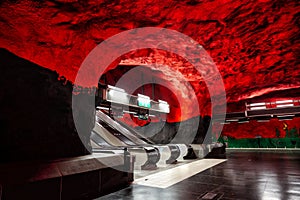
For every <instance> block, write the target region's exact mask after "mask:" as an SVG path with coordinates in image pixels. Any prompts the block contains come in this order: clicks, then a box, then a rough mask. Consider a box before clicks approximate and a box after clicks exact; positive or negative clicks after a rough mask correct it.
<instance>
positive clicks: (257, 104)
mask: <svg viewBox="0 0 300 200" xmlns="http://www.w3.org/2000/svg"><path fill="white" fill-rule="evenodd" d="M264 105H266V103H251V104H249V106H264Z"/></svg>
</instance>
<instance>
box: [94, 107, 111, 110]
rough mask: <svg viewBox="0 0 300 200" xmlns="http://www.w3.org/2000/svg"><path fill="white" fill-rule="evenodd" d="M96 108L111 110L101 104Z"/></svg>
mask: <svg viewBox="0 0 300 200" xmlns="http://www.w3.org/2000/svg"><path fill="white" fill-rule="evenodd" d="M96 108H97V109H101V110H109V108H107V107H101V106H97V107H96Z"/></svg>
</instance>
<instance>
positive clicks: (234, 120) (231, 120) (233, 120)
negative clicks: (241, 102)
mask: <svg viewBox="0 0 300 200" xmlns="http://www.w3.org/2000/svg"><path fill="white" fill-rule="evenodd" d="M226 121H227V122H237V121H239V120H238V119H228V120H226Z"/></svg>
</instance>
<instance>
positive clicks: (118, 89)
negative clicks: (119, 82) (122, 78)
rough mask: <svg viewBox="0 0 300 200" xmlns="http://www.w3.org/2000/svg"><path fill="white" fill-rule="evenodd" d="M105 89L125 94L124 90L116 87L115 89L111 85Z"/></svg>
mask: <svg viewBox="0 0 300 200" xmlns="http://www.w3.org/2000/svg"><path fill="white" fill-rule="evenodd" d="M107 87H108V88H109V89H111V90H116V91H119V92H125V90H124V89H122V88H118V87H115V86H112V85H107Z"/></svg>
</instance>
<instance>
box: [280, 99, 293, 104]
mask: <svg viewBox="0 0 300 200" xmlns="http://www.w3.org/2000/svg"><path fill="white" fill-rule="evenodd" d="M293 102H294V101H293V100H282V101H276V103H277V104H280V103H293Z"/></svg>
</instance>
